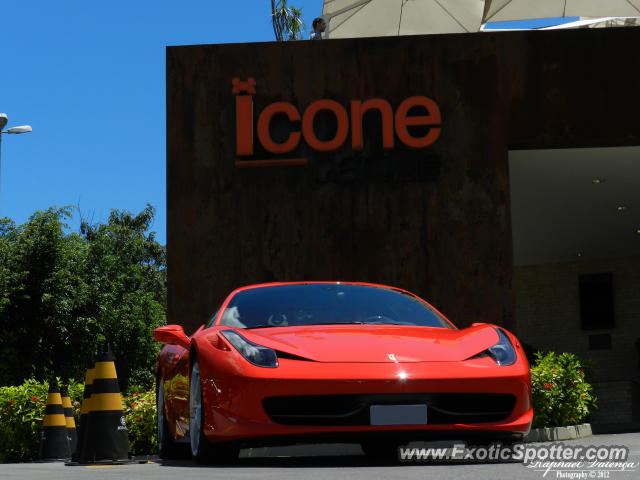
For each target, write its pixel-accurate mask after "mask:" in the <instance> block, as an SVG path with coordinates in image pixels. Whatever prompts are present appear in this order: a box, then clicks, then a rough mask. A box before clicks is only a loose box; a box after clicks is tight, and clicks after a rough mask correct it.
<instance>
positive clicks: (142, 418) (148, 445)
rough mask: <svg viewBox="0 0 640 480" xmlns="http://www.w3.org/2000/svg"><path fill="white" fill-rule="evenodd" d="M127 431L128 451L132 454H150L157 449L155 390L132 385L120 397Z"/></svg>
mask: <svg viewBox="0 0 640 480" xmlns="http://www.w3.org/2000/svg"><path fill="white" fill-rule="evenodd" d="M122 400H123V402H122V404H123V407H124V414H125V417H126V419H127V430H128V431H129V451H130V452H131V453H133V454H134V455H151V454H154V453H157V451H158V436H157V433H156V432H157V430H156V425H157V413H156V391H155V389H151V390H149V391H147V392H145V391H143V390H142V389H141V388H136V387H132V388H130V389H129V392H128V394H127V395H125V396H123V397H122Z"/></svg>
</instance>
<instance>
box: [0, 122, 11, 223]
mask: <svg viewBox="0 0 640 480" xmlns="http://www.w3.org/2000/svg"><path fill="white" fill-rule="evenodd" d="M8 121H9V119H8V118H7V115H6V114H5V113H0V212H1V209H2V129H3V128H4V127H5V125H6V124H7V122H8Z"/></svg>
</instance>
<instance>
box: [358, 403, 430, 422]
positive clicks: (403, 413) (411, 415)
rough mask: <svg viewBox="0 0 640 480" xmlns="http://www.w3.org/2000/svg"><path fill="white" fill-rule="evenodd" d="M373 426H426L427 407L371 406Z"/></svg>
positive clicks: (370, 412)
mask: <svg viewBox="0 0 640 480" xmlns="http://www.w3.org/2000/svg"><path fill="white" fill-rule="evenodd" d="M369 414H370V417H371V425H426V423H427V406H426V405H422V404H421V405H371V406H370V407H369Z"/></svg>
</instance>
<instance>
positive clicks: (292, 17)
mask: <svg viewBox="0 0 640 480" xmlns="http://www.w3.org/2000/svg"><path fill="white" fill-rule="evenodd" d="M271 22H272V23H273V33H274V34H275V36H276V40H277V41H279V42H282V41H285V40H300V39H302V35H303V33H304V23H303V21H302V9H301V8H296V7H292V6H290V5H287V0H271Z"/></svg>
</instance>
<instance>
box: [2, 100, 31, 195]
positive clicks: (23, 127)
mask: <svg viewBox="0 0 640 480" xmlns="http://www.w3.org/2000/svg"><path fill="white" fill-rule="evenodd" d="M8 120H9V119H8V118H7V115H6V114H5V113H0V189H1V188H2V134H3V133H10V134H11V133H14V134H15V133H29V132H30V131H31V126H30V125H20V126H19V127H11V128H7V129H6V130H3V128H4V127H5V126H6V125H7V121H8ZM0 205H2V203H1V202H0Z"/></svg>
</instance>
